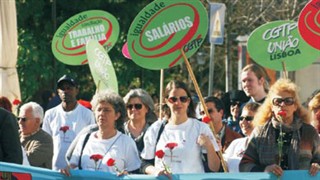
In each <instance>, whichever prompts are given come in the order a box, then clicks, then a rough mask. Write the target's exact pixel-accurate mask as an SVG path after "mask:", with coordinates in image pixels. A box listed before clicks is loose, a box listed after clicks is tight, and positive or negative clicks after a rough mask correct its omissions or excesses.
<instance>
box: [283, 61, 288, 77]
mask: <svg viewBox="0 0 320 180" xmlns="http://www.w3.org/2000/svg"><path fill="white" fill-rule="evenodd" d="M282 69H283V77H284V78H285V79H288V76H287V70H286V63H284V61H282Z"/></svg>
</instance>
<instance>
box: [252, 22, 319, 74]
mask: <svg viewBox="0 0 320 180" xmlns="http://www.w3.org/2000/svg"><path fill="white" fill-rule="evenodd" d="M248 52H249V54H250V57H251V58H252V59H254V61H256V62H257V63H258V64H260V65H262V66H265V67H267V68H270V69H274V70H279V71H281V70H283V66H282V63H284V64H285V67H286V70H288V71H294V70H297V69H300V68H303V67H306V66H308V65H310V64H311V63H312V62H314V61H315V60H316V59H317V58H318V57H320V54H319V51H318V50H316V49H314V48H312V47H311V46H309V45H308V44H307V43H306V42H305V41H304V40H303V39H302V38H301V36H300V35H299V32H298V28H297V22H293V21H274V22H270V23H267V24H264V25H262V26H260V27H259V28H257V29H256V30H254V31H253V32H252V34H251V35H250V37H249V39H248Z"/></svg>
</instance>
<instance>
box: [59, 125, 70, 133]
mask: <svg viewBox="0 0 320 180" xmlns="http://www.w3.org/2000/svg"><path fill="white" fill-rule="evenodd" d="M68 130H69V126H62V127H61V128H60V131H62V132H63V133H66V132H67V131H68Z"/></svg>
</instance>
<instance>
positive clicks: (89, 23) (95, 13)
mask: <svg viewBox="0 0 320 180" xmlns="http://www.w3.org/2000/svg"><path fill="white" fill-rule="evenodd" d="M118 36H119V23H118V21H117V19H116V18H115V17H114V16H113V15H112V14H110V13H108V12H105V11H101V10H90V11H85V12H82V13H79V14H76V15H74V16H72V17H71V18H69V19H68V20H66V21H65V22H64V23H63V24H62V25H61V26H60V27H59V28H58V30H57V31H56V33H55V34H54V37H53V40H52V44H51V48H52V52H53V54H54V56H55V57H56V58H57V59H58V60H59V61H61V62H63V63H65V64H68V65H82V64H87V62H88V61H87V55H86V46H85V45H86V42H88V41H89V40H90V39H94V40H97V41H99V43H100V44H101V45H102V46H104V48H106V49H107V50H108V51H109V50H110V49H111V48H112V47H113V46H114V44H115V43H116V42H117V39H118Z"/></svg>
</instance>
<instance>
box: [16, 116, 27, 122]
mask: <svg viewBox="0 0 320 180" xmlns="http://www.w3.org/2000/svg"><path fill="white" fill-rule="evenodd" d="M17 120H18V121H20V120H21V121H22V122H26V121H27V120H28V119H27V118H25V117H23V118H22V117H17Z"/></svg>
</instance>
